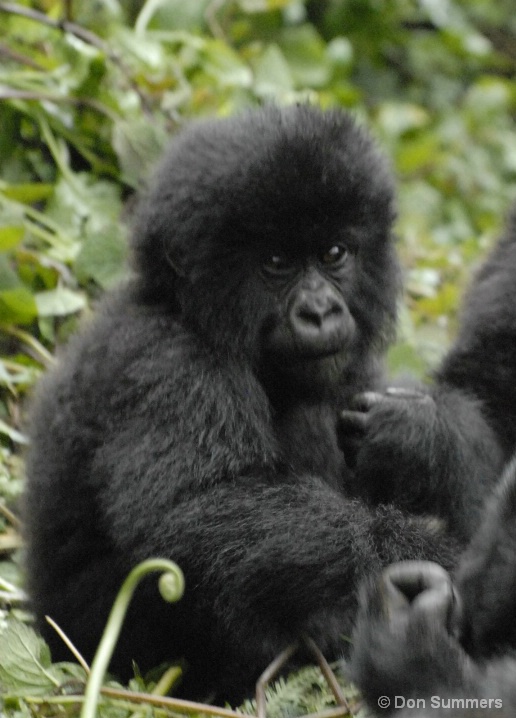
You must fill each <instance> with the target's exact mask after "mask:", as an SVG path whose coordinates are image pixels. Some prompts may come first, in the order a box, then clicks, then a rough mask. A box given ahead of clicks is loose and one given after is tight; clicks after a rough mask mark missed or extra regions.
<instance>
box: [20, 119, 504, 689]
mask: <svg viewBox="0 0 516 718" xmlns="http://www.w3.org/2000/svg"><path fill="white" fill-rule="evenodd" d="M393 217H394V211H393V184H392V179H391V176H390V173H389V170H388V168H387V167H386V164H385V162H384V160H383V159H382V158H381V156H380V155H379V154H378V152H377V151H376V149H375V148H374V147H373V145H372V143H371V140H370V139H369V137H368V136H367V135H366V134H365V133H364V132H363V131H362V130H360V129H359V128H357V126H356V125H355V124H354V122H352V120H351V119H350V118H349V117H348V116H346V115H344V114H342V113H339V112H328V113H321V112H320V111H318V110H315V109H311V108H308V107H296V108H289V109H278V108H272V107H271V108H267V109H264V110H260V111H256V112H251V113H248V114H245V115H243V116H241V117H237V118H233V119H229V120H223V121H207V122H201V123H198V124H195V125H193V126H191V127H190V128H188V129H187V130H185V131H184V132H183V133H181V134H180V136H179V137H178V138H176V139H175V140H174V142H173V144H172V147H171V148H170V151H169V153H168V154H167V155H166V157H165V159H164V162H163V164H162V166H161V168H160V169H159V170H158V172H157V175H156V177H155V180H154V182H153V185H152V187H151V189H150V192H149V194H148V196H147V198H146V199H144V201H143V202H142V205H141V209H140V212H139V215H138V217H137V221H136V225H135V229H134V233H133V244H134V253H135V257H136V266H135V269H136V272H135V277H134V279H133V280H132V281H131V282H130V283H129V284H128V285H127V286H125V287H123V288H121V289H120V290H118V292H116V293H114V294H113V295H112V296H110V297H109V298H107V300H106V301H105V302H104V303H103V305H102V307H101V308H100V310H99V312H98V315H97V316H96V318H95V320H94V321H93V322H92V323H91V324H90V326H89V327H86V328H85V329H84V331H83V332H82V334H81V335H80V336H78V337H76V338H75V339H74V340H73V341H72V342H71V345H70V347H69V348H68V351H67V352H66V354H65V356H64V357H63V359H62V360H61V362H60V363H59V367H58V369H57V370H56V371H54V372H52V373H50V374H49V375H48V376H47V377H46V379H45V380H44V381H43V383H42V386H41V388H40V391H39V394H38V396H37V397H36V400H35V403H34V408H33V415H32V429H31V434H32V448H31V450H30V453H29V456H28V491H27V526H28V531H27V534H28V535H27V541H28V574H29V584H30V592H31V596H32V600H33V606H34V610H35V612H36V615H37V619H38V625H39V627H40V628H41V630H42V632H43V634H44V635H45V637H46V638H47V640H48V641H49V642H50V644H51V646H52V650H53V655H54V658H56V659H59V658H64V657H66V656H67V655H68V654H67V651H66V649H65V648H64V647H63V645H62V644H61V642H60V640H59V639H58V638H57V637H56V636H55V635H54V633H53V632H52V631H51V630H50V629H49V628H48V627H47V625H46V624H45V621H44V619H43V617H44V615H45V614H50V615H51V616H53V618H54V619H55V620H56V621H57V622H58V623H59V624H60V625H61V627H62V628H63V629H64V630H65V631H66V632H67V634H68V635H69V636H70V638H71V639H72V641H73V642H74V643H75V644H76V645H77V646H78V648H79V649H80V650H81V652H82V653H83V654H84V655H85V657H86V658H87V659H91V657H92V654H93V652H94V650H95V647H96V644H97V642H98V639H99V636H100V634H101V631H102V628H103V626H104V622H105V620H106V616H107V613H108V610H109V608H110V605H111V603H112V600H113V598H114V595H115V593H116V590H117V588H118V586H119V585H120V583H121V581H122V580H123V578H124V576H125V575H126V573H127V572H128V571H129V570H130V568H131V567H132V566H133V565H134V564H135V563H137V562H138V561H141V560H142V559H145V558H148V557H149V556H153V555H158V556H165V557H170V558H172V559H174V560H175V561H177V562H178V563H179V564H180V566H181V567H182V568H183V570H184V572H185V576H186V594H185V596H184V598H183V600H182V601H181V602H180V603H179V604H178V605H174V606H170V605H166V604H164V603H163V602H162V600H161V599H160V598H159V596H158V593H157V589H156V582H155V579H153V580H149V581H147V582H146V583H145V585H144V586H142V588H141V589H139V590H138V592H137V595H136V597H135V600H134V603H133V605H132V608H131V611H130V615H129V617H128V620H127V623H126V627H125V630H124V632H123V635H122V639H121V642H120V644H119V647H118V650H117V653H116V656H115V659H114V661H113V664H112V668H113V670H114V671H115V672H117V673H118V674H120V675H122V676H124V675H125V676H126V675H127V674H128V673H129V672H130V671H131V659H133V658H134V659H135V660H136V661H137V662H138V664H139V665H140V667H141V669H142V670H146V669H148V668H150V667H152V666H154V665H156V664H159V663H160V662H161V661H165V660H172V659H174V658H179V657H185V658H186V659H187V661H188V663H189V670H188V672H187V678H186V684H185V686H184V691H185V693H186V694H189V695H194V696H197V697H204V696H206V695H209V694H210V692H211V691H213V690H216V691H217V694H218V698H219V699H221V698H229V699H231V700H233V701H236V700H239V699H240V698H241V697H242V696H243V695H245V694H246V693H248V692H249V691H250V690H251V688H252V686H253V683H254V681H255V679H256V677H257V676H258V675H259V673H260V672H261V671H262V670H263V669H264V668H265V667H266V665H267V664H268V662H269V661H270V660H271V659H272V658H274V657H275V655H276V654H277V653H278V652H279V651H280V650H281V649H282V648H283V647H284V646H285V645H286V644H288V643H289V642H290V641H292V639H293V638H294V637H295V636H296V635H298V634H299V633H300V632H303V631H306V632H309V633H311V634H312V635H313V636H314V637H315V639H316V641H317V643H318V644H319V645H320V647H321V648H322V650H323V651H324V652H325V653H326V654H327V655H328V657H332V656H336V655H338V654H339V653H340V652H341V651H342V650H343V648H344V646H345V637H346V635H349V633H350V630H351V625H352V620H353V616H354V612H355V607H356V599H355V589H356V586H357V585H358V583H359V582H360V580H361V579H362V578H363V577H364V576H365V575H366V574H368V573H369V572H375V571H378V570H380V569H381V568H382V567H384V566H386V565H387V564H389V563H391V562H394V561H398V560H401V559H421V558H425V559H430V560H435V561H438V562H440V563H442V564H443V565H445V566H446V567H451V566H452V565H453V563H454V560H455V557H456V555H457V552H458V546H459V545H460V543H461V542H462V541H463V540H464V535H465V534H467V533H468V531H469V530H470V528H471V526H472V525H473V524H474V521H475V520H476V517H477V513H478V506H479V505H480V501H481V498H482V496H483V494H484V492H485V490H486V487H487V485H488V484H489V481H490V480H491V478H492V476H494V474H495V473H496V471H497V468H498V463H499V461H500V457H499V456H498V440H497V438H496V437H495V435H494V433H492V431H491V430H490V428H489V427H488V425H487V423H486V421H485V420H484V418H483V417H482V414H481V410H480V408H479V407H478V406H477V403H478V401H477V398H476V397H477V396H478V393H477V392H476V390H475V388H474V389H473V394H474V397H473V398H472V399H471V398H469V397H468V396H467V395H466V394H464V393H462V387H460V390H456V389H455V388H454V383H453V381H452V380H450V382H449V383H447V384H446V386H445V388H444V389H443V390H442V391H441V389H437V390H436V396H435V398H432V400H431V401H429V403H428V405H427V406H425V407H424V408H423V413H422V414H420V413H419V409H417V411H416V410H415V408H414V406H413V403H414V402H411V401H410V400H407V401H405V400H399V404H398V405H397V406H396V407H395V409H396V412H395V416H393V417H392V421H391V416H390V415H389V409H388V408H387V409H386V412H387V420H388V422H389V423H388V424H385V426H383V428H382V429H381V432H380V433H381V437H383V438H382V441H383V442H384V445H385V446H388V447H389V448H388V450H389V451H391V452H392V451H395V449H394V448H393V447H394V446H395V445H396V442H397V441H398V439H399V441H398V444H399V445H400V446H401V454H400V456H401V459H402V460H401V461H400V464H401V465H402V467H403V468H402V470H400V474H399V477H398V474H397V473H396V469H395V468H394V467H393V465H394V464H395V463H396V456H395V455H394V454H393V456H392V457H391V458H392V462H391V463H390V464H389V462H386V467H387V474H386V473H385V471H383V470H382V475H381V477H380V478H378V479H377V478H375V479H374V481H375V483H376V489H377V490H378V493H379V496H377V497H375V496H374V493H375V487H374V486H369V487H368V490H367V492H369V491H370V494H371V495H367V496H366V497H365V498H366V500H364V497H362V496H359V495H358V492H357V489H356V485H355V482H354V481H353V472H352V471H351V470H350V468H349V466H347V465H346V463H345V456H344V455H343V453H342V451H341V449H340V448H339V442H340V444H341V445H342V444H343V443H345V438H346V428H345V426H340V428H339V431H337V428H336V425H337V414H338V412H339V411H340V410H343V409H346V408H349V407H350V406H351V399H352V396H353V395H355V394H356V393H358V392H363V391H365V390H370V389H373V390H377V391H378V392H380V391H381V390H382V389H383V388H384V385H385V384H384V378H383V373H382V356H383V353H384V351H385V348H386V346H387V344H388V341H389V340H390V339H391V337H392V334H393V325H394V322H395V315H396V311H395V307H396V300H397V297H398V293H399V268H398V264H397V260H396V256H395V252H394V249H393V240H392V236H391V224H392V220H393ZM264 261H265V266H266V268H267V271H266V272H264V270H263V264H264ZM293 267H294V269H295V276H294V274H292V272H293V271H294V270H293V269H292V268H293ZM450 362H451V360H450ZM472 378H473V384H474V383H475V381H474V379H475V376H474V372H473V377H472ZM446 381H447V382H448V379H446ZM423 403H425V402H423ZM405 405H406V406H405ZM400 412H401V413H400ZM428 412H429V413H428ZM371 414H372V415H373V414H374V411H373V412H371ZM407 422H408V423H407ZM493 427H494V429H495V430H497V429H499V427H498V426H497V425H495V423H494V425H493ZM375 435H376V436H378V435H379V434H378V432H376V434H375V429H374V421H373V423H372V424H371V427H370V432H369V438H368V437H367V436H366V437H365V438H364V439H363V441H362V447H363V450H364V452H365V451H366V450H367V446H368V442H369V443H370V444H371V445H372V446H373V447H374V445H375V439H374V437H375ZM436 446H437V452H434V448H435V447H436ZM405 449H406V450H405ZM363 463H364V462H362V465H363ZM366 463H367V462H366ZM357 465H358V470H357V476H360V461H359V462H358V464H357ZM390 467H393V468H392V473H391V468H390ZM373 473H374V472H373ZM370 475H371V473H370ZM468 476H469V478H470V483H466V477H468ZM366 481H368V476H367V472H365V474H364V482H366ZM384 481H385V485H386V486H389V490H388V491H384V490H382V482H384ZM391 491H392V496H391ZM367 492H366V493H367ZM352 494H354V495H352ZM428 515H429V516H430V518H429V516H428ZM434 515H437V516H439V517H440V518H441V519H442V523H444V524H445V525H446V527H447V528H449V532H448V533H445V532H443V531H440V532H438V533H436V530H435V524H436V522H435V521H433V520H432V518H431V517H432V516H434ZM454 534H455V535H454Z"/></svg>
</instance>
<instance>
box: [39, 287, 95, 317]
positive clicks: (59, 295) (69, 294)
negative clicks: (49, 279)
mask: <svg viewBox="0 0 516 718" xmlns="http://www.w3.org/2000/svg"><path fill="white" fill-rule="evenodd" d="M34 299H35V300H36V307H37V312H38V316H39V317H64V316H67V315H68V314H74V313H75V312H78V311H80V310H81V309H84V308H85V306H86V297H85V296H84V294H82V292H76V291H73V290H72V289H67V288H66V287H57V288H56V289H51V290H49V291H48V292H38V293H37V294H35V295H34Z"/></svg>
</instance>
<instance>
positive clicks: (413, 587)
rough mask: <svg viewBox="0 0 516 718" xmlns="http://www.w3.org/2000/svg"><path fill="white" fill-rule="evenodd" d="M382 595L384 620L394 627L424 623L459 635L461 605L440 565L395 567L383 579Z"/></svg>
mask: <svg viewBox="0 0 516 718" xmlns="http://www.w3.org/2000/svg"><path fill="white" fill-rule="evenodd" d="M380 591H381V595H382V603H383V612H384V616H385V617H386V618H387V620H388V621H389V622H390V623H391V624H392V625H393V626H399V625H400V623H403V624H407V622H408V623H411V622H414V621H417V622H421V621H423V622H425V623H431V624H434V625H439V626H441V627H442V628H444V629H445V630H446V631H447V632H448V633H449V634H450V635H453V636H456V635H457V634H458V631H459V625H460V618H461V612H462V611H461V601H460V598H459V595H458V593H457V590H456V589H455V587H454V585H453V583H452V581H451V578H450V576H449V574H448V572H447V571H445V570H444V569H443V568H441V566H439V565H438V564H436V563H432V562H431V561H404V562H402V563H396V564H392V565H391V566H388V567H387V568H386V569H385V571H384V572H383V573H382V575H381V577H380Z"/></svg>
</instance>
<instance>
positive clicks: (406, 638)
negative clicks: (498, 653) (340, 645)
mask: <svg viewBox="0 0 516 718" xmlns="http://www.w3.org/2000/svg"><path fill="white" fill-rule="evenodd" d="M461 613H462V610H461V601H460V598H459V595H458V593H457V591H456V589H455V587H454V585H453V583H452V581H451V578H450V576H449V575H448V573H447V572H446V571H445V570H444V569H443V568H441V566H439V565H438V564H436V563H432V562H428V561H406V562H403V563H396V564H392V565H391V566H388V567H387V569H385V571H383V573H382V574H381V576H380V577H379V578H376V579H369V581H368V582H367V583H365V584H364V585H363V586H362V590H361V593H360V608H359V613H358V618H357V623H356V626H355V630H354V632H353V653H352V656H351V666H350V667H351V675H352V678H353V680H354V681H355V682H356V683H357V684H358V685H359V687H360V689H361V690H362V692H363V694H364V697H365V698H366V700H367V702H368V704H369V705H370V706H371V707H373V708H377V706H378V705H380V706H381V707H385V706H389V705H390V706H391V707H392V706H394V697H395V696H410V695H432V694H433V693H434V692H435V691H436V689H437V688H438V687H440V686H442V685H447V686H457V687H461V688H463V687H464V686H468V687H469V681H470V675H469V674H470V671H471V670H472V665H471V663H470V661H468V659H467V657H466V655H465V653H464V651H463V649H462V647H461V646H460V644H459V642H458V640H457V639H456V636H457V634H458V629H459V625H460V621H461ZM422 667H424V669H423V668H422ZM387 699H388V700H387ZM380 700H383V701H384V703H383V704H382V703H379V701H380Z"/></svg>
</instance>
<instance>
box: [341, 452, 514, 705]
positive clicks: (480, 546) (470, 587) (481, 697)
mask: <svg viewBox="0 0 516 718" xmlns="http://www.w3.org/2000/svg"><path fill="white" fill-rule="evenodd" d="M515 586H516V460H514V461H513V462H512V463H511V464H510V465H509V467H508V468H507V471H506V473H505V475H504V477H503V478H502V480H501V483H500V486H499V487H498V491H497V493H496V495H495V497H494V499H493V501H492V504H491V506H490V507H489V510H488V515H487V517H486V519H485V521H484V523H483V525H482V527H481V530H480V532H479V534H478V536H477V537H476V538H475V540H474V541H473V542H472V544H471V546H470V548H469V550H468V551H467V552H466V554H465V556H464V557H463V559H462V561H461V564H460V567H459V570H458V574H457V577H456V580H455V583H452V580H451V578H450V576H449V575H448V574H447V572H446V571H444V569H442V568H441V567H440V566H438V565H437V564H434V563H428V562H405V563H400V564H394V565H392V566H389V567H388V568H387V569H386V570H385V571H384V572H383V574H382V575H381V577H380V579H379V580H374V581H373V580H371V581H370V582H369V584H368V585H366V586H364V587H363V589H362V594H361V602H360V604H361V605H360V611H359V615H358V620H357V625H356V627H355V630H354V634H353V643H354V650H353V655H352V660H351V672H352V674H353V676H354V678H355V680H356V682H357V683H358V685H359V686H360V687H361V689H362V691H363V694H364V697H365V698H366V700H367V702H368V704H369V705H370V706H371V707H372V708H373V710H374V711H375V713H376V714H378V715H388V714H390V713H392V712H394V711H395V709H396V708H400V709H404V710H401V711H400V712H399V716H400V718H402V716H403V718H412V717H414V718H416V717H418V718H430V716H438V717H439V716H442V717H444V716H453V717H455V718H459V717H460V718H472V717H478V718H480V717H481V716H506V717H507V718H508V717H509V716H511V717H512V716H514V715H515V714H516V592H515Z"/></svg>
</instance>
